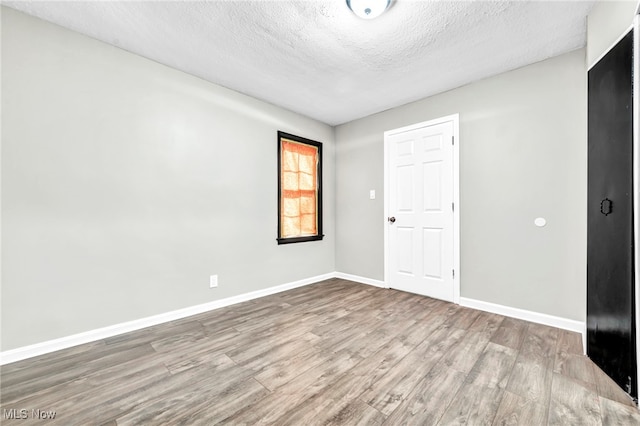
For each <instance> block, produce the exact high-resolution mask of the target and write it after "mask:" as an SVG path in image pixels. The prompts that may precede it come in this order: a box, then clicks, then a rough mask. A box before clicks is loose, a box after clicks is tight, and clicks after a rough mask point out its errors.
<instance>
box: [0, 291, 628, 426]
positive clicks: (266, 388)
mask: <svg viewBox="0 0 640 426" xmlns="http://www.w3.org/2000/svg"><path fill="white" fill-rule="evenodd" d="M581 354H582V345H581V341H580V336H579V335H578V334H576V333H571V332H568V331H564V330H559V329H556V328H551V327H546V326H542V325H538V324H533V323H529V322H525V321H520V320H516V319H512V318H506V317H502V316H499V315H494V314H489V313H486V312H481V311H476V310H472V309H468V308H463V307H460V306H457V305H453V304H450V303H445V302H441V301H438V300H434V299H430V298H426V297H421V296H416V295H412V294H409V293H403V292H400V291H395V290H387V289H379V288H375V287H370V286H366V285H362V284H356V283H352V282H349V281H344V280H339V279H333V280H328V281H324V282H321V283H317V284H314V285H311V286H306V287H302V288H298V289H295V290H290V291H287V292H284V293H279V294H276V295H272V296H269V297H265V298H262V299H257V300H253V301H250V302H246V303H241V304H238V305H234V306H230V307H227V308H224V309H219V310H216V311H212V312H208V313H205V314H202V315H198V316H194V317H189V318H187V319H183V320H180V321H175V322H172V323H169V324H163V325H159V326H155V327H151V328H148V329H145V330H141V331H137V332H133V333H128V334H125V335H120V336H117V337H113V338H109V339H106V340H102V341H97V342H94V343H90V344H86V345H82V346H77V347H74V348H71V349H68V350H64V351H60V352H57V353H53V354H47V355H43V356H40V357H38V358H32V359H29V360H25V361H21V362H17V363H13V364H9V365H6V366H3V367H2V368H1V379H2V382H1V404H0V405H1V408H2V416H3V418H2V424H6V425H12V424H20V425H26V424H60V425H88V424H94V425H104V424H109V425H114V424H118V425H132V424H141V425H170V424H185V425H191V424H194V425H199V424H202V425H213V424H218V423H220V424H230V425H243V424H246V425H253V424H273V425H315V424H322V425H324V424H330V425H357V424H362V425H401V424H410V425H451V424H466V425H518V424H519V425H534V426H538V425H545V424H550V425H581V426H582V425H601V424H604V425H638V424H640V414H639V413H638V410H637V409H636V408H635V407H634V405H633V403H632V401H631V400H630V399H629V398H628V397H627V395H626V394H625V393H624V392H623V391H622V390H621V389H619V388H618V387H617V386H616V385H615V384H614V383H613V382H612V381H611V380H610V379H609V378H608V377H607V376H606V375H604V373H602V372H601V371H600V369H598V368H597V367H596V366H595V365H594V364H593V363H592V362H591V361H590V360H589V359H588V358H586V357H585V356H583V355H581ZM20 410H25V411H20ZM32 410H41V415H44V416H46V415H47V413H48V412H49V411H55V413H56V414H55V418H54V419H53V420H41V419H40V420H36V419H34V418H33V416H34V415H37V411H32ZM12 413H13V414H12ZM42 413H44V414H42ZM25 414H26V417H27V418H26V419H14V420H11V419H8V418H7V417H11V416H12V415H13V416H14V417H22V416H25Z"/></svg>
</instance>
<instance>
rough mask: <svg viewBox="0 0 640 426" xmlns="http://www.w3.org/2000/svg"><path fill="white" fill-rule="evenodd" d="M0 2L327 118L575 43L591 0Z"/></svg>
mask: <svg viewBox="0 0 640 426" xmlns="http://www.w3.org/2000/svg"><path fill="white" fill-rule="evenodd" d="M2 4H4V5H7V6H9V7H12V8H14V9H17V10H21V11H23V12H26V13H28V14H30V15H34V16H37V17H40V18H42V19H45V20H47V21H51V22H54V23H56V24H59V25H61V26H63V27H66V28H70V29H72V30H74V31H77V32H80V33H82V34H86V35H88V36H91V37H94V38H96V39H98V40H102V41H104V42H107V43H110V44H113V45H115V46H119V47H121V48H122V49H125V50H128V51H130V52H133V53H136V54H138V55H141V56H144V57H146V58H149V59H152V60H154V61H157V62H159V63H162V64H165V65H168V66H170V67H173V68H177V69H179V70H182V71H185V72H187V73H190V74H193V75H195V76H198V77H201V78H203V79H205V80H208V81H211V82H213V83H217V84H219V85H222V86H225V87H228V88H231V89H234V90H236V91H238V92H242V93H246V94H248V95H250V96H253V97H255V98H258V99H262V100H265V101H267V102H270V103H272V104H276V105H279V106H282V107H284V108H287V109H290V110H293V111H296V112H298V113H301V114H304V115H307V116H309V117H312V118H315V119H317V120H320V121H322V122H325V123H328V124H330V125H337V124H341V123H345V122H348V121H351V120H354V119H357V118H360V117H364V116H367V115H370V114H373V113H376V112H380V111H384V110H386V109H389V108H393V107H396V106H399V105H403V104H406V103H408V102H411V101H415V100H418V99H422V98H425V97H427V96H430V95H433V94H436V93H440V92H443V91H446V90H449V89H452V88H455V87H459V86H462V85H464V84H467V83H470V82H472V81H476V80H479V79H482V78H484V77H488V76H491V75H495V74H499V73H501V72H504V71H507V70H511V69H515V68H518V67H521V66H524V65H528V64H531V63H533V62H537V61H540V60H543V59H546V58H549V57H552V56H556V55H559V54H562V53H565V52H568V51H571V50H574V49H577V48H580V47H583V46H584V45H585V40H586V16H587V14H588V13H589V11H590V9H591V7H592V6H593V4H594V2H593V1H586V0H584V1H513V0H512V1H500V0H498V1H427V0H424V1H416V0H414V1H411V0H396V1H394V2H393V3H392V6H391V8H390V9H389V10H388V11H387V12H386V13H385V14H384V15H382V16H381V17H379V18H377V19H375V20H362V19H359V18H357V17H356V16H355V15H354V14H353V13H352V12H351V11H350V10H349V9H348V8H347V6H346V3H345V1H344V0H308V1H268V0H262V1H143V2H138V1H79V2H75V1H74V2H70V1H61V2H58V1H3V2H2Z"/></svg>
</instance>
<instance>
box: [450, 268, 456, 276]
mask: <svg viewBox="0 0 640 426" xmlns="http://www.w3.org/2000/svg"><path fill="white" fill-rule="evenodd" d="M451 277H452V278H455V277H456V270H455V269H452V270H451Z"/></svg>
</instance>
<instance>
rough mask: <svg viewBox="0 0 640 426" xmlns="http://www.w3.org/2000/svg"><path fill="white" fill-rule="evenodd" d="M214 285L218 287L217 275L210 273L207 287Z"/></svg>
mask: <svg viewBox="0 0 640 426" xmlns="http://www.w3.org/2000/svg"><path fill="white" fill-rule="evenodd" d="M214 287H218V276H217V275H211V276H210V277H209V288H214Z"/></svg>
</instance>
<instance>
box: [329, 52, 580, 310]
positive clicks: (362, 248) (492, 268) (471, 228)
mask: <svg viewBox="0 0 640 426" xmlns="http://www.w3.org/2000/svg"><path fill="white" fill-rule="evenodd" d="M584 64H585V50H584V49H580V50H577V51H574V52H571V53H568V54H565V55H562V56H559V57H556V58H553V59H549V60H546V61H544V62H540V63H536V64H533V65H530V66H527V67H524V68H521V69H518V70H515V71H511V72H508V73H505V74H501V75H498V76H496V77H492V78H488V79H486V80H482V81H479V82H476V83H473V84H470V85H468V86H464V87H461V88H459V89H456V90H452V91H449V92H446V93H443V94H441V95H437V96H433V97H430V98H427V99H424V100H421V101H418V102H415V103H412V104H409V105H405V106H402V107H399V108H394V109H392V110H389V111H386V112H383V113H380V114H376V115H373V116H370V117H366V118H363V119H360V120H357V121H354V122H350V123H347V124H344V125H341V126H338V127H337V128H336V181H337V182H338V186H337V188H336V220H337V232H336V235H337V241H336V268H337V270H338V271H340V272H344V273H350V274H355V275H360V276H363V277H367V278H373V279H378V280H382V279H384V268H383V262H384V243H383V237H384V226H386V224H385V221H384V218H383V197H382V195H383V194H382V191H383V185H384V182H383V173H384V170H383V167H384V166H383V161H384V159H383V132H384V131H386V130H391V129H394V128H398V127H402V126H406V125H410V124H413V123H418V122H422V121H426V120H430V119H434V118H438V117H442V116H445V115H449V114H454V113H459V114H460V194H461V206H460V208H461V210H460V212H461V219H460V220H461V296H462V297H467V298H473V299H477V300H482V301H486V302H492V303H497V304H501V305H506V306H511V307H516V308H521V309H526V310H530V311H535V312H540V313H546V314H550V315H555V316H559V317H564V318H569V319H574V320H581V321H582V320H584V319H585V303H586V302H585V300H586V294H585V291H586V290H585V282H586V209H585V205H586V188H587V183H586V182H587V181H586V156H587V151H586V75H585V65H584ZM469 66H473V64H469ZM369 189H376V191H377V193H378V194H379V196H378V198H377V199H376V200H369V199H368V190H369ZM538 216H542V217H545V218H546V219H547V226H546V227H544V228H538V227H536V226H535V225H534V223H533V221H534V219H535V218H536V217H538Z"/></svg>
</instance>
